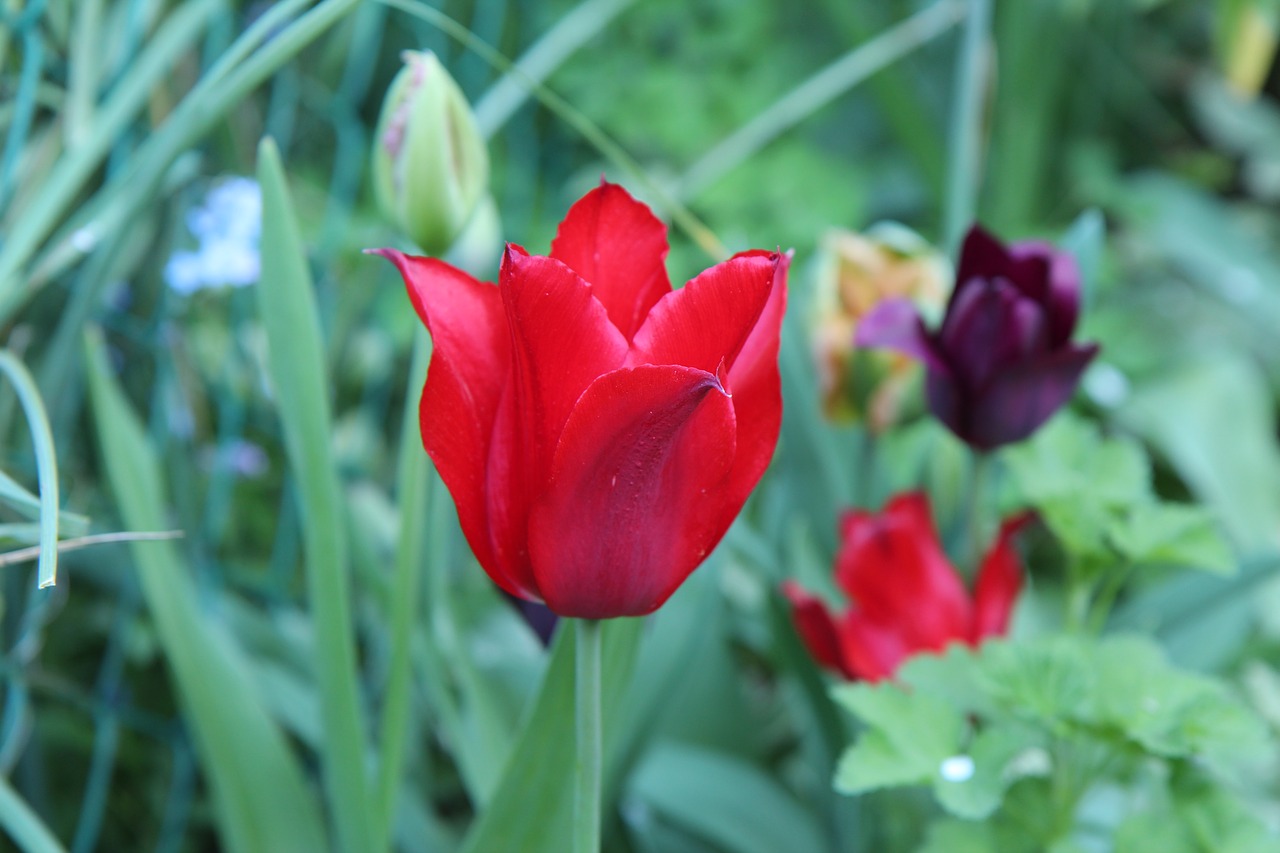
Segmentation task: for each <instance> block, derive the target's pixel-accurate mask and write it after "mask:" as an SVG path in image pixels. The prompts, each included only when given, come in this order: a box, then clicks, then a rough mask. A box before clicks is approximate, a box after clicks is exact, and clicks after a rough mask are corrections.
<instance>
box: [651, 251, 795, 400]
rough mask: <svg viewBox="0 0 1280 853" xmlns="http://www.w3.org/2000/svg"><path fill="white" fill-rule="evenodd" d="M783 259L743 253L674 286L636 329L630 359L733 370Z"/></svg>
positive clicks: (731, 389)
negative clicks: (681, 284)
mask: <svg viewBox="0 0 1280 853" xmlns="http://www.w3.org/2000/svg"><path fill="white" fill-rule="evenodd" d="M781 264H782V256H781V255H777V254H770V253H765V252H760V253H752V254H748V255H738V256H737V257H734V258H732V259H730V260H727V261H725V262H724V263H722V264H716V265H715V266H714V267H711V268H710V269H708V270H706V271H705V272H703V273H702V274H700V275H699V276H697V277H696V278H694V279H693V280H692V281H690V282H689V283H688V284H686V285H685V286H684V287H682V288H680V289H679V290H673V291H671V292H670V293H668V294H667V295H666V296H664V297H662V299H661V300H659V301H658V304H657V305H654V306H653V308H652V310H650V311H649V316H648V318H647V319H646V320H645V322H644V325H643V326H641V327H640V329H639V330H638V331H637V332H636V335H635V339H634V341H633V343H632V351H631V353H630V355H629V356H628V363H629V364H682V365H684V366H686V367H696V368H697V369H699V370H705V371H706V372H707V373H718V372H720V371H721V370H722V369H723V370H725V371H728V370H731V369H732V368H733V364H734V361H735V360H736V359H737V357H738V354H739V352H741V350H742V347H743V345H744V344H745V343H746V342H747V338H748V336H750V335H751V332H752V330H753V329H754V328H755V327H756V323H757V321H758V320H759V319H760V314H761V312H762V311H764V308H765V305H766V303H767V302H768V301H769V296H770V294H771V293H772V292H773V288H774V278H775V273H776V271H777V269H778V267H779V266H780V265H781ZM722 375H723V374H722ZM728 390H729V392H730V393H733V392H734V390H735V389H733V388H732V387H731V388H729V389H728Z"/></svg>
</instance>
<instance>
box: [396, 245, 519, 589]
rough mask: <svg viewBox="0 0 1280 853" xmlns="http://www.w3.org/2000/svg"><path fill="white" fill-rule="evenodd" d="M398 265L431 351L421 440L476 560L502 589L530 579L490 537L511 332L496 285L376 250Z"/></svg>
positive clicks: (421, 415) (422, 403)
mask: <svg viewBox="0 0 1280 853" xmlns="http://www.w3.org/2000/svg"><path fill="white" fill-rule="evenodd" d="M375 253H376V254H379V255H382V256H383V257H385V258H386V259H387V260H389V261H391V262H392V263H394V264H395V265H396V268H397V269H399V271H400V275H401V276H403V278H404V281H405V285H406V287H407V288H408V291H409V298H410V300H411V301H412V302H413V307H414V308H415V309H416V310H417V312H418V316H419V317H421V318H422V321H423V322H424V323H425V324H426V326H427V329H428V330H429V331H430V332H431V338H432V342H433V346H434V348H433V352H432V356H431V366H430V368H429V369H428V371H427V383H426V387H425V388H424V389H423V393H422V398H421V401H420V403H419V407H418V411H419V420H420V424H421V429H422V443H423V445H424V446H425V447H426V450H427V453H428V454H430V456H431V459H432V461H433V462H435V465H436V470H437V471H439V472H440V477H441V479H442V480H444V483H445V485H446V486H447V487H448V488H449V493H450V494H451V495H453V499H454V502H455V503H456V504H457V506H458V520H459V522H460V523H461V525H462V532H463V533H464V534H465V535H466V537H467V542H468V543H470V545H471V548H472V550H473V551H474V552H475V555H476V559H478V560H479V561H480V565H482V566H483V567H484V568H485V571H487V572H488V573H489V575H490V576H491V577H493V579H494V581H495V582H497V583H498V585H499V586H501V587H502V588H503V589H505V590H507V591H508V592H511V593H512V594H514V595H519V596H523V597H529V595H530V591H529V590H528V588H527V583H522V582H521V581H520V580H518V579H517V578H514V577H512V576H511V575H510V574H509V573H508V572H507V571H506V570H505V568H504V567H503V566H502V565H500V564H499V562H498V561H497V560H496V559H495V555H494V553H493V549H492V547H491V544H490V539H489V523H488V511H487V501H486V495H485V491H486V480H487V477H486V473H485V472H486V468H487V465H488V460H489V451H490V442H491V436H492V433H493V427H494V421H495V419H496V417H497V409H498V400H499V396H500V395H501V392H502V387H503V385H504V383H505V382H506V380H507V377H508V373H509V371H510V360H511V343H510V341H511V338H510V334H509V333H508V331H507V320H506V316H505V314H504V312H503V308H502V299H501V297H500V296H499V294H498V289H497V288H496V287H494V286H493V285H491V284H482V283H480V282H478V281H476V280H475V279H474V278H472V277H471V276H469V275H467V274H466V273H464V272H462V271H461V270H458V269H455V268H453V267H451V266H449V265H448V264H446V263H444V262H443V261H439V260H436V259H434V258H420V257H413V256H409V255H405V254H402V253H401V252H397V251H396V250H394V249H378V250H376V251H375Z"/></svg>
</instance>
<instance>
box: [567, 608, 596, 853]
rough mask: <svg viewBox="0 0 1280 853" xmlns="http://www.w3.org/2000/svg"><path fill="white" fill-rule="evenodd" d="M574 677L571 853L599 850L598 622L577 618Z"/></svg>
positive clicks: (589, 852)
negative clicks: (574, 773) (575, 763)
mask: <svg viewBox="0 0 1280 853" xmlns="http://www.w3.org/2000/svg"><path fill="white" fill-rule="evenodd" d="M575 622H576V630H577V641H578V645H577V650H576V651H577V657H576V660H577V677H576V680H575V682H574V692H575V695H576V698H577V702H576V704H577V716H578V766H577V786H576V797H575V799H574V814H573V850H574V853H599V851H600V782H601V775H602V774H601V769H602V768H601V765H602V763H603V762H602V760H601V757H602V756H601V752H602V750H601V741H602V738H601V725H600V621H599V620H597V619H578V620H575Z"/></svg>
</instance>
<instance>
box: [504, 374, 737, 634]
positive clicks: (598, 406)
mask: <svg viewBox="0 0 1280 853" xmlns="http://www.w3.org/2000/svg"><path fill="white" fill-rule="evenodd" d="M735 431H736V428H735V423H734V417H733V406H732V404H731V401H730V399H729V397H728V395H727V394H725V393H724V391H723V389H722V388H721V386H720V383H719V382H718V381H717V379H716V377H715V376H714V375H712V374H710V373H707V372H705V371H701V370H695V369H693V368H689V367H681V366H672V365H662V366H658V365H641V366H639V367H633V368H624V369H622V370H618V371H615V372H613V373H609V374H606V375H604V376H602V377H600V378H599V379H598V380H597V381H596V382H595V383H593V384H592V385H591V387H590V388H588V389H587V391H586V393H584V394H583V395H582V399H581V400H579V401H578V404H577V406H575V407H574V410H573V414H572V415H571V416H570V417H569V422H568V423H567V424H566V425H565V429H564V434H563V435H562V436H561V440H560V445H559V447H557V448H556V455H555V463H554V465H553V468H552V477H551V483H550V485H549V487H548V490H547V491H546V493H545V494H544V495H543V496H542V497H541V498H540V500H539V501H538V503H537V504H536V505H535V507H534V510H533V513H532V516H531V519H530V524H529V545H530V552H531V553H532V555H533V570H534V574H535V576H536V578H537V581H538V588H539V590H541V592H542V594H543V597H544V599H545V600H546V602H547V606H548V607H550V608H551V609H552V610H554V611H555V612H556V613H559V614H560V615H562V616H576V617H580V618H585V619H603V618H608V617H613V616H641V615H643V614H645V613H649V612H651V611H653V610H655V609H656V608H657V607H659V606H660V605H661V604H662V603H663V602H664V601H666V600H667V598H668V597H669V596H670V595H671V593H672V592H674V591H675V589H676V587H678V586H679V585H680V584H681V583H682V582H683V581H684V579H685V578H686V577H688V575H689V573H690V572H692V571H693V570H694V569H695V568H696V567H697V566H698V564H699V563H701V562H702V560H703V559H704V558H705V557H706V556H707V554H708V553H710V551H711V549H712V548H713V547H714V546H715V544H716V542H717V541H718V537H717V531H716V529H715V527H716V524H717V521H718V519H719V517H720V515H721V507H720V499H719V497H718V493H719V489H718V488H717V487H718V486H720V485H721V483H722V482H723V480H724V479H725V476H726V475H727V474H728V472H729V468H730V466H731V465H732V463H733V456H734V448H735V444H736V441H735Z"/></svg>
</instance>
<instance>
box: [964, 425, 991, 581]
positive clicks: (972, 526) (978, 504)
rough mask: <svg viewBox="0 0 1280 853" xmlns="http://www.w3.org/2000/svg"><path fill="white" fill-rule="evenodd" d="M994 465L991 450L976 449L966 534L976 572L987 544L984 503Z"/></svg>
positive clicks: (971, 562) (970, 479) (970, 480)
mask: <svg viewBox="0 0 1280 853" xmlns="http://www.w3.org/2000/svg"><path fill="white" fill-rule="evenodd" d="M993 466H994V460H993V457H992V454H991V452H990V451H986V450H975V451H974V453H973V467H972V469H971V470H970V476H969V504H968V507H967V509H968V513H967V516H968V517H967V518H966V524H965V535H966V536H967V537H968V540H969V541H968V546H969V547H968V553H969V557H970V566H971V567H972V568H973V571H975V572H976V571H978V568H979V567H980V566H981V565H982V557H983V554H984V553H985V551H986V546H987V519H986V516H985V515H984V513H983V511H982V504H983V501H984V500H986V496H987V491H988V490H989V488H990V481H991V469H992V467H993Z"/></svg>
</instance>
